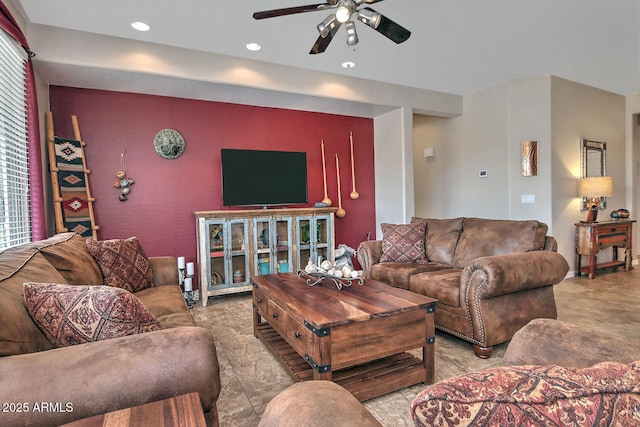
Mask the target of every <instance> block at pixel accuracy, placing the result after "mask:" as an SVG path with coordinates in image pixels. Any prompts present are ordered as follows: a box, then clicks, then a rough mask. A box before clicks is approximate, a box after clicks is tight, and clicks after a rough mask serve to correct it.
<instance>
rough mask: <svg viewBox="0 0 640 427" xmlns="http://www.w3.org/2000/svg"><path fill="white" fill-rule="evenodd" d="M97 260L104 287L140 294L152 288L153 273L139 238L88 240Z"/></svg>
mask: <svg viewBox="0 0 640 427" xmlns="http://www.w3.org/2000/svg"><path fill="white" fill-rule="evenodd" d="M86 244H87V247H88V248H89V252H91V255H93V257H94V258H95V259H96V261H98V265H99V266H100V270H101V271H102V275H103V276H104V284H105V285H109V286H115V287H117V288H122V289H126V290H128V291H129V292H137V291H140V290H142V289H145V288H148V287H150V286H153V271H152V270H151V265H150V264H149V260H148V259H147V256H146V255H145V253H144V250H143V249H142V246H141V245H140V242H139V241H138V238H137V237H130V238H128V239H112V240H102V241H96V240H93V239H87V240H86Z"/></svg>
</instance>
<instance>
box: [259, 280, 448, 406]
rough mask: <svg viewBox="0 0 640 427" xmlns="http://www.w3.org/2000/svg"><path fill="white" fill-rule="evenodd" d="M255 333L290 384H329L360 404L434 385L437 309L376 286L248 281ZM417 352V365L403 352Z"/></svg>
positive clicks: (425, 301)
mask: <svg viewBox="0 0 640 427" xmlns="http://www.w3.org/2000/svg"><path fill="white" fill-rule="evenodd" d="M251 283H252V290H253V306H254V318H253V330H254V334H255V336H256V337H258V338H260V340H262V341H263V342H264V344H265V345H266V346H267V348H268V349H269V350H270V351H271V352H272V353H273V354H274V355H275V356H276V357H277V358H278V360H279V361H280V363H281V364H282V365H283V366H284V367H285V369H286V370H287V371H288V373H289V375H291V377H292V378H293V379H294V380H295V381H305V380H309V379H323V380H332V381H334V382H336V383H338V384H340V385H341V386H343V387H344V388H346V389H347V390H349V391H350V392H351V393H352V394H353V395H354V396H355V397H356V398H358V399H359V400H360V401H363V400H367V399H371V398H374V397H377V396H380V395H383V394H386V393H389V392H392V391H395V390H399V389H401V388H404V387H408V386H410V385H413V384H418V383H426V384H431V383H433V380H434V343H435V324H434V312H435V307H436V304H437V301H436V300H435V299H432V298H428V297H425V296H422V295H419V294H416V293H413V292H410V291H406V290H403V289H398V288H394V287H391V286H389V285H386V284H384V283H382V282H378V281H376V280H367V281H366V282H365V284H364V285H362V286H360V285H357V284H353V285H351V287H343V288H342V290H338V288H337V287H336V286H335V285H334V284H333V282H331V281H330V280H325V281H324V282H323V283H322V284H319V285H316V286H309V285H308V284H307V282H306V280H305V279H304V278H302V277H298V275H297V274H295V273H285V274H270V275H265V276H252V277H251ZM417 348H421V349H422V358H419V357H415V356H413V355H412V354H410V353H407V351H408V350H412V349H417Z"/></svg>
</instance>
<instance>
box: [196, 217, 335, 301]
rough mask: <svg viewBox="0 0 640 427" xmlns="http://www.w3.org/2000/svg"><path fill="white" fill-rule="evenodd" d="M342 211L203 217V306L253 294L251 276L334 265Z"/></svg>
mask: <svg viewBox="0 0 640 427" xmlns="http://www.w3.org/2000/svg"><path fill="white" fill-rule="evenodd" d="M336 210H337V208H299V209H254V210H222V211H198V212H194V214H195V216H196V232H197V242H198V273H199V282H200V300H201V301H202V306H203V307H206V305H207V299H208V298H209V297H210V296H215V295H225V294H231V293H237V292H248V291H250V290H251V286H250V279H249V278H250V276H252V275H260V274H270V273H284V272H288V271H292V272H295V271H297V270H299V269H301V268H304V266H305V265H306V264H307V262H308V260H309V259H311V260H313V261H314V262H317V261H318V257H322V258H323V259H328V260H330V261H334V256H335V255H334V247H335V229H334V219H335V212H336Z"/></svg>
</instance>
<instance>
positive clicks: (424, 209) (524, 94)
mask: <svg viewBox="0 0 640 427" xmlns="http://www.w3.org/2000/svg"><path fill="white" fill-rule="evenodd" d="M414 120H415V126H414V132H415V133H414V140H415V145H414V156H415V160H414V169H415V192H416V213H417V214H418V215H419V216H432V217H433V216H438V217H453V216H478V217H485V218H512V219H529V218H538V219H540V220H541V221H545V222H549V221H550V219H551V215H550V191H549V187H550V178H549V176H550V162H549V157H550V148H549V145H550V131H549V82H548V78H545V77H540V78H532V79H523V80H517V81H513V82H507V83H504V84H501V85H497V86H493V87H491V88H487V89H484V90H481V91H478V92H476V93H474V94H471V95H467V96H465V97H464V112H463V115H462V116H460V117H456V118H452V119H446V118H438V117H430V116H424V115H416V117H415V119H414ZM528 140H537V141H538V147H539V148H538V151H539V152H538V176H535V177H523V176H522V174H521V154H520V149H521V144H522V142H523V141H528ZM426 147H434V148H435V151H436V155H435V157H433V158H428V159H425V158H424V155H423V150H424V148H426ZM481 170H486V171H487V177H486V178H480V177H479V172H480V171H481ZM522 194H527V195H535V196H536V203H535V204H526V205H523V204H522V203H521V195H522Z"/></svg>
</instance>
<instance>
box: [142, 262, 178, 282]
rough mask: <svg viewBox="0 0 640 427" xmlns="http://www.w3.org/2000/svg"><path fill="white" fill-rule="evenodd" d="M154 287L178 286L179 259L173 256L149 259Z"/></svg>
mask: <svg viewBox="0 0 640 427" xmlns="http://www.w3.org/2000/svg"><path fill="white" fill-rule="evenodd" d="M149 264H151V270H152V271H153V284H154V286H165V285H178V284H180V278H179V277H178V259H177V258H176V257H173V256H157V257H149Z"/></svg>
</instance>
